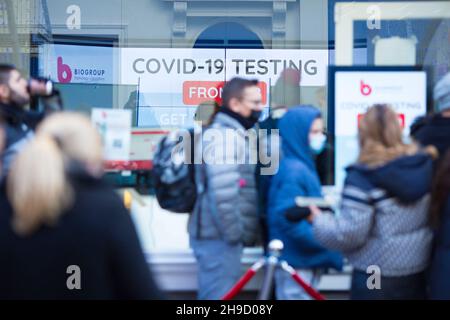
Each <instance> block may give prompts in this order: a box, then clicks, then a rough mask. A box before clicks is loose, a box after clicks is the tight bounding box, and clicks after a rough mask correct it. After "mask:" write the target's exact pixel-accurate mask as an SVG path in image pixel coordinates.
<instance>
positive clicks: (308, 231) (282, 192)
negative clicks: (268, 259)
mask: <svg viewBox="0 0 450 320" xmlns="http://www.w3.org/2000/svg"><path fill="white" fill-rule="evenodd" d="M319 116H320V113H319V111H318V110H317V109H316V108H313V107H310V106H299V107H294V108H291V109H290V110H289V111H288V112H287V113H286V114H285V115H284V116H283V118H281V120H280V135H281V141H282V153H283V159H282V160H281V162H280V168H279V170H278V173H277V174H276V175H275V176H274V177H273V179H272V182H271V185H270V190H269V200H268V228H269V237H270V239H280V240H281V241H283V243H284V249H283V253H282V256H281V258H282V259H284V260H286V261H287V262H288V263H289V264H290V265H291V266H292V267H294V268H297V269H298V268H329V267H331V268H335V269H341V268H342V257H341V255H340V254H339V253H337V252H334V251H330V250H328V249H325V248H324V247H323V246H322V245H320V244H319V243H318V242H317V241H316V239H315V238H314V236H313V232H312V226H311V224H310V223H309V222H308V221H306V220H303V221H300V222H290V221H288V220H287V219H286V217H285V215H284V214H285V212H286V209H288V208H291V207H294V206H295V198H296V197H297V196H306V197H320V196H321V186H320V181H319V177H318V175H317V171H316V168H315V164H314V158H313V154H312V152H311V150H310V147H309V137H308V135H309V130H310V128H311V125H312V123H313V121H314V120H315V119H316V118H318V117H319Z"/></svg>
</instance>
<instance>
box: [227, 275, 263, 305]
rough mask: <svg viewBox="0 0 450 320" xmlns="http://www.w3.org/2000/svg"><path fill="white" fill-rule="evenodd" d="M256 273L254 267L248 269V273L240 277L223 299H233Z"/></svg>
mask: <svg viewBox="0 0 450 320" xmlns="http://www.w3.org/2000/svg"><path fill="white" fill-rule="evenodd" d="M255 274H256V271H255V270H253V269H248V270H247V272H246V273H244V275H243V276H242V277H241V278H240V279H239V281H238V282H236V284H235V285H234V287H233V288H231V290H230V291H228V293H227V294H226V295H224V296H223V298H222V300H231V299H233V298H234V297H235V296H236V295H237V294H238V293H239V292H240V291H241V290H242V288H243V287H244V286H245V285H246V284H247V282H249V281H250V280H251V279H252V278H253V276H254V275H255Z"/></svg>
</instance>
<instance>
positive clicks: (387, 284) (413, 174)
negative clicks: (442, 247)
mask: <svg viewBox="0 0 450 320" xmlns="http://www.w3.org/2000/svg"><path fill="white" fill-rule="evenodd" d="M359 145H360V153H359V157H358V160H357V163H355V164H354V165H352V166H350V167H348V168H347V178H346V181H345V184H344V189H343V195H342V203H341V209H340V214H339V215H338V216H333V215H329V214H321V212H320V210H318V209H317V208H312V209H313V210H312V211H313V214H312V217H311V218H310V221H312V223H313V232H314V235H315V237H316V239H317V240H318V241H319V242H320V243H321V244H322V245H324V246H325V247H328V248H330V249H335V250H340V251H341V252H343V253H344V255H345V256H346V257H347V258H348V260H349V261H350V263H351V264H352V265H353V268H354V271H353V276H352V287H351V298H352V299H424V298H425V286H426V279H425V272H424V271H425V269H426V268H427V267H428V265H429V262H430V251H431V245H432V231H431V229H430V227H429V224H428V220H429V219H428V218H429V217H428V207H429V198H430V196H429V193H430V188H431V178H432V171H433V159H432V154H434V153H435V152H432V151H433V150H434V149H433V150H427V151H424V150H420V149H419V148H418V147H417V146H416V145H414V144H405V143H404V142H403V141H402V129H401V126H400V124H399V121H398V117H397V114H396V113H395V112H394V111H393V110H392V109H391V108H389V107H388V106H387V105H375V106H373V107H371V108H370V109H369V110H368V111H367V112H366V114H365V115H364V117H363V119H362V122H361V124H360V128H359ZM373 275H375V277H379V278H378V279H375V278H374V277H373ZM370 276H372V277H371V278H369V277H370Z"/></svg>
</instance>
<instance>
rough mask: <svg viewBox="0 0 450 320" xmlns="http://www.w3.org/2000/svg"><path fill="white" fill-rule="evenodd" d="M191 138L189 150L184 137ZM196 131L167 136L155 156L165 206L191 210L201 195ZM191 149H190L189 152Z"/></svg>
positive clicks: (159, 197) (159, 196)
mask: <svg viewBox="0 0 450 320" xmlns="http://www.w3.org/2000/svg"><path fill="white" fill-rule="evenodd" d="M187 138H188V139H190V145H188V146H189V147H190V150H185V148H184V147H183V146H184V145H185V144H183V143H182V141H186V140H184V139H187ZM194 138H195V134H194V130H193V129H192V130H185V131H178V132H173V133H171V134H169V135H168V136H166V137H164V138H163V139H162V140H161V141H160V142H159V144H158V147H157V149H156V152H155V155H154V158H153V170H152V171H153V181H154V185H155V192H156V199H157V200H158V203H159V205H160V206H161V208H163V209H166V210H169V211H171V212H175V213H191V212H192V210H193V209H194V205H195V201H196V198H197V190H196V185H195V172H194V164H193V163H194V161H193V160H194V152H193V151H194V145H195V144H194ZM189 151H190V152H189Z"/></svg>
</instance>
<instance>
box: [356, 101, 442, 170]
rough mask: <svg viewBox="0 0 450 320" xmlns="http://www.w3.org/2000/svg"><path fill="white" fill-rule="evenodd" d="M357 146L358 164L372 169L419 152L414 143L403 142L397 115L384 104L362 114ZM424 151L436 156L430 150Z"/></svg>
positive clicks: (433, 151)
mask: <svg viewBox="0 0 450 320" xmlns="http://www.w3.org/2000/svg"><path fill="white" fill-rule="evenodd" d="M359 146H360V153H359V157H358V162H360V163H364V164H366V165H368V166H372V167H373V166H380V165H383V164H384V163H386V162H389V161H391V160H394V159H396V158H398V157H400V156H404V155H412V154H415V153H417V152H418V151H419V147H418V146H417V145H416V144H415V143H411V144H406V143H404V142H403V140H402V128H401V126H400V122H399V119H398V115H397V113H396V112H395V111H394V110H392V109H391V107H390V106H388V105H385V104H379V105H374V106H373V107H371V108H369V109H368V110H367V112H366V113H365V114H364V116H363V118H362V120H361V122H360V125H359ZM425 151H426V152H428V153H430V154H431V155H433V156H435V155H436V154H435V150H432V149H431V148H428V149H425Z"/></svg>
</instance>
